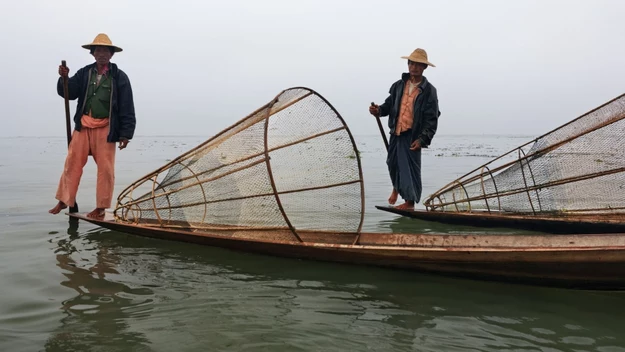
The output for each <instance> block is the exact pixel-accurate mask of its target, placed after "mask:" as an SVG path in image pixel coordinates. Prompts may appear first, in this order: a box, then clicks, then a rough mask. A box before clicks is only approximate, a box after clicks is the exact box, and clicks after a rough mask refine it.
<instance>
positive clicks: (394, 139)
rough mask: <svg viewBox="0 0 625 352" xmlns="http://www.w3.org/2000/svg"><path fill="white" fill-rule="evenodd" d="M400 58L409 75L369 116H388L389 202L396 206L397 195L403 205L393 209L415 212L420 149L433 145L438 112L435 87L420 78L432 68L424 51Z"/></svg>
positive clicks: (418, 184)
mask: <svg viewBox="0 0 625 352" xmlns="http://www.w3.org/2000/svg"><path fill="white" fill-rule="evenodd" d="M402 59H407V60H408V71H409V72H408V73H404V74H402V76H401V79H400V80H398V81H397V82H395V83H393V85H392V86H391V89H390V90H389V96H388V98H386V101H385V102H384V104H382V105H375V104H372V105H371V106H370V107H369V113H371V115H373V116H375V117H378V118H379V117H380V116H389V119H388V127H389V128H390V135H391V138H390V141H389V144H388V157H387V159H386V164H387V165H388V170H389V173H390V176H391V182H392V183H393V191H392V193H391V196H390V197H389V199H388V202H389V204H392V205H393V204H395V203H396V202H397V196H398V195H400V196H401V197H402V198H403V199H404V201H405V202H404V203H403V204H401V205H398V206H397V207H396V208H397V209H407V210H414V205H415V203H417V202H419V200H420V199H421V190H422V185H421V148H427V147H428V146H429V145H430V143H431V142H432V138H433V137H434V134H435V133H436V127H437V123H438V117H439V115H440V111H439V110H438V96H437V94H436V88H434V86H433V85H432V84H431V83H430V82H429V81H428V80H427V78H425V76H423V71H425V69H426V68H427V67H428V66H432V67H435V66H434V65H433V64H432V63H431V62H429V61H428V56H427V53H426V52H425V50H423V49H416V50H415V51H413V52H412V54H410V56H402Z"/></svg>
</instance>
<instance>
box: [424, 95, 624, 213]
mask: <svg viewBox="0 0 625 352" xmlns="http://www.w3.org/2000/svg"><path fill="white" fill-rule="evenodd" d="M624 147H625V95H621V96H620V97H618V98H616V99H614V100H612V101H610V102H608V103H606V104H604V105H602V106H599V107H598V108H596V109H594V110H592V111H590V112H588V113H586V114H584V115H582V116H580V117H578V118H577V119H575V120H573V121H571V122H569V123H567V124H565V125H563V126H561V127H559V128H557V129H555V130H553V131H551V132H549V133H547V134H545V135H543V136H541V137H538V138H537V139H535V140H533V141H531V142H529V143H527V144H525V145H522V146H520V147H518V148H516V149H514V150H512V151H510V152H508V153H506V154H504V155H502V156H500V157H498V158H496V159H494V160H492V161H490V162H488V163H486V164H484V165H482V166H480V167H479V168H477V169H475V170H473V171H472V172H470V173H468V174H466V175H464V176H463V177H460V178H459V179H457V180H455V181H454V182H452V183H450V184H449V185H447V186H445V187H443V188H442V189H440V190H439V191H437V192H435V193H434V194H432V195H431V196H430V197H428V198H427V199H426V200H425V202H424V203H425V205H426V208H427V209H428V210H430V211H487V212H515V213H527V214H545V213H561V214H615V213H622V212H624V211H625V158H624V157H623V150H624Z"/></svg>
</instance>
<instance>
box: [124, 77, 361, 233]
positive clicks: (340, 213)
mask: <svg viewBox="0 0 625 352" xmlns="http://www.w3.org/2000/svg"><path fill="white" fill-rule="evenodd" d="M363 193H364V192H363V181H362V170H361V165H360V158H359V154H358V150H357V149H356V145H355V143H354V140H353V138H352V135H351V133H350V131H349V129H348V127H347V125H346V124H345V122H344V121H343V119H342V118H341V116H340V115H339V114H338V112H337V111H336V110H335V109H334V108H333V107H332V106H331V105H330V104H329V103H328V102H327V101H326V100H325V99H324V98H323V97H321V96H320V95H319V94H317V93H316V92H314V91H312V90H310V89H307V88H292V89H287V90H284V91H282V92H281V93H280V94H279V95H278V96H277V97H276V98H274V99H273V100H272V101H271V102H269V103H268V104H266V105H264V106H262V107H261V108H259V109H258V110H256V111H255V112H253V113H252V114H250V115H249V116H247V117H245V118H244V119H242V120H240V121H239V122H237V123H235V124H234V125H232V126H231V127H229V128H227V129H226V130H224V131H222V132H221V133H219V134H217V135H216V136H214V137H213V138H210V139H209V140H207V141H206V142H204V143H202V144H200V145H199V146H197V147H195V148H194V149H192V150H190V151H189V152H187V153H185V154H183V155H181V156H179V157H178V158H176V159H175V160H172V161H171V162H169V163H167V164H166V165H164V166H163V167H161V168H159V169H157V170H155V171H154V172H152V173H150V174H148V175H146V176H145V177H143V178H142V179H140V180H138V181H136V182H135V183H133V184H132V185H130V186H129V187H128V188H126V189H125V190H124V191H123V192H122V193H121V194H120V196H119V197H118V203H117V207H116V209H115V217H116V219H117V220H118V221H124V222H131V223H135V224H142V225H153V226H158V227H164V228H185V229H196V230H210V231H211V232H212V233H215V232H218V233H219V232H220V231H221V232H223V233H224V234H231V235H238V236H240V235H241V234H242V233H243V234H244V235H245V234H249V237H254V236H261V235H263V234H266V233H265V232H263V231H274V234H276V236H277V234H282V236H285V237H291V238H292V237H294V236H295V237H297V238H299V237H298V235H297V232H298V231H299V230H311V231H328V232H335V233H343V232H344V233H359V232H360V229H361V226H362V220H363V216H364V196H363ZM285 230H286V231H285ZM246 231H247V232H246Z"/></svg>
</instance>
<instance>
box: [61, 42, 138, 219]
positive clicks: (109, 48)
mask: <svg viewBox="0 0 625 352" xmlns="http://www.w3.org/2000/svg"><path fill="white" fill-rule="evenodd" d="M82 47H83V48H85V49H87V50H89V52H90V53H91V55H93V57H94V58H95V62H94V63H92V64H90V65H87V66H85V67H83V68H81V69H80V70H78V71H77V72H76V74H75V75H74V76H72V77H71V78H69V81H68V91H69V94H68V95H69V96H68V98H69V99H70V100H74V99H78V104H77V108H76V114H75V115H74V123H75V128H74V132H73V134H72V140H71V143H70V144H69V151H68V153H67V158H66V159H65V167H64V168H63V173H62V174H61V180H60V181H59V187H58V189H57V192H56V199H57V200H58V203H57V205H56V206H55V207H54V208H52V209H50V211H49V212H50V213H52V214H58V213H60V212H61V210H63V209H65V208H67V207H68V206H74V204H75V202H76V193H77V192H78V184H79V183H80V178H81V176H82V172H83V167H84V166H85V164H86V163H87V157H88V156H89V155H92V156H93V159H94V160H95V162H96V164H97V169H98V175H97V185H96V208H95V209H94V210H93V211H91V212H90V213H89V214H87V216H88V217H92V218H102V217H104V209H106V208H110V206H111V201H112V199H113V187H114V185H115V143H118V142H119V149H120V150H121V149H124V148H126V146H127V145H128V142H129V141H130V139H132V137H133V135H134V131H135V108H134V103H133V98H132V88H131V86H130V81H129V80H128V76H127V75H126V74H125V73H124V72H123V71H122V70H120V69H119V68H117V65H115V64H114V63H111V62H110V60H111V57H113V54H114V53H117V52H120V51H122V49H121V48H120V47H118V46H115V45H113V43H112V42H111V40H110V39H109V37H108V36H107V35H106V34H103V33H101V34H98V35H97V36H96V37H95V39H94V40H93V42H92V43H89V44H85V45H83V46H82ZM68 74H69V68H67V67H64V66H59V75H60V76H61V77H60V78H59V81H58V84H57V91H58V94H59V95H60V96H61V97H64V94H63V78H65V77H68Z"/></svg>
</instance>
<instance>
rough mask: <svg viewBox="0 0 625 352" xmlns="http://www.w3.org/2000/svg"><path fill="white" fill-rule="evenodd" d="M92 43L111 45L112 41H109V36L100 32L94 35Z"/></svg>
mask: <svg viewBox="0 0 625 352" xmlns="http://www.w3.org/2000/svg"><path fill="white" fill-rule="evenodd" d="M92 44H93V45H98V44H103V45H113V42H111V39H110V38H109V36H108V35H106V34H104V33H100V34H98V35H96V36H95V39H94V40H93V43H92Z"/></svg>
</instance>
